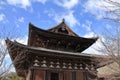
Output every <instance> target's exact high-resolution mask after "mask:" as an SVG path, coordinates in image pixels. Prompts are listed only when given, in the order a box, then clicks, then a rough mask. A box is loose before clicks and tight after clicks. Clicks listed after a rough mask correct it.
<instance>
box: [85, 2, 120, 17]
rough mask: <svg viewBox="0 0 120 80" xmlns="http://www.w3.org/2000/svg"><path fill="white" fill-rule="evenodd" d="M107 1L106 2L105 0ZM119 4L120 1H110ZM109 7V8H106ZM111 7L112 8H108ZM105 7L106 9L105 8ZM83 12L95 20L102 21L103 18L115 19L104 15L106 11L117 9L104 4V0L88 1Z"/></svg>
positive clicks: (106, 3) (110, 15)
mask: <svg viewBox="0 0 120 80" xmlns="http://www.w3.org/2000/svg"><path fill="white" fill-rule="evenodd" d="M106 1H107V0H106ZM112 1H117V2H119V3H120V0H112ZM108 6H109V7H108ZM110 6H112V7H110ZM106 7H107V8H106ZM84 8H85V12H89V13H91V14H93V15H95V16H96V18H97V19H102V18H103V16H104V17H112V18H113V17H116V16H115V15H113V14H106V11H108V9H109V10H114V9H115V8H117V7H113V5H112V4H110V3H108V2H105V0H96V1H95V0H88V1H87V2H86V3H85V4H84Z"/></svg>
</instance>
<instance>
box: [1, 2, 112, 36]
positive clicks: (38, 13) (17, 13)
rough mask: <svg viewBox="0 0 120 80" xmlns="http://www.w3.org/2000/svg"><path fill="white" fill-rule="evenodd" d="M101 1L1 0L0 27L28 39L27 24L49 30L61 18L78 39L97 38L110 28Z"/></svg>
mask: <svg viewBox="0 0 120 80" xmlns="http://www.w3.org/2000/svg"><path fill="white" fill-rule="evenodd" d="M98 3H99V4H101V0H98V1H94V0H0V26H1V27H6V28H7V29H13V28H15V29H16V30H18V31H20V33H21V34H22V36H23V35H24V36H27V35H28V24H29V22H31V23H33V24H34V25H36V26H38V27H40V28H42V29H48V28H51V27H53V26H55V25H57V24H59V23H60V22H61V21H62V19H63V18H65V21H66V23H67V24H68V25H69V27H70V28H71V29H72V30H73V31H74V32H76V33H77V34H78V35H80V36H85V35H88V36H89V35H90V37H91V36H94V35H95V34H96V35H99V34H100V33H101V31H102V30H103V28H111V23H110V21H107V20H103V19H101V16H102V15H104V14H103V12H102V10H101V8H100V7H96V6H97V5H95V4H98Z"/></svg>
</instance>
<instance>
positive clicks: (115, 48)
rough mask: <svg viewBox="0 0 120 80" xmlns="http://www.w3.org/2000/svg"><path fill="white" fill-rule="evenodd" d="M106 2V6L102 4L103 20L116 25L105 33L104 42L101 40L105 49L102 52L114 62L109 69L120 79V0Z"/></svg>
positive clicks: (105, 0) (107, 0) (106, 0)
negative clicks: (103, 10)
mask: <svg viewBox="0 0 120 80" xmlns="http://www.w3.org/2000/svg"><path fill="white" fill-rule="evenodd" d="M104 2H105V3H106V5H105V4H102V7H103V8H104V9H105V13H106V16H105V15H104V16H103V18H104V19H107V20H111V21H113V22H114V23H115V24H116V25H115V26H114V27H113V28H112V30H111V31H109V30H106V31H105V32H104V34H103V36H104V41H102V40H101V43H102V45H103V48H102V49H100V51H101V52H102V53H104V54H105V55H107V57H109V58H110V59H111V60H112V61H113V62H114V65H109V66H108V67H109V68H110V69H111V70H113V71H114V72H115V73H116V74H117V76H119V77H120V0H118V1H117V0H104Z"/></svg>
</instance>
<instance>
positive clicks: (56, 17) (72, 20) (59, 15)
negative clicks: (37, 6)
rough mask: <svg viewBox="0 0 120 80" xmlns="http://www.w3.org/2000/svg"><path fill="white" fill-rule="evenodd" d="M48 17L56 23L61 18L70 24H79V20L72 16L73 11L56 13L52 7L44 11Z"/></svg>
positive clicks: (72, 25)
mask: <svg viewBox="0 0 120 80" xmlns="http://www.w3.org/2000/svg"><path fill="white" fill-rule="evenodd" d="M45 13H47V14H48V16H49V17H51V18H53V19H54V20H55V21H56V22H57V23H59V22H60V21H61V20H62V19H63V18H64V19H65V21H66V22H67V23H68V24H69V25H70V26H71V27H74V26H75V25H80V23H79V21H78V20H77V19H76V18H75V16H74V11H72V10H68V11H66V12H62V13H57V12H55V11H54V10H53V9H52V10H50V11H45Z"/></svg>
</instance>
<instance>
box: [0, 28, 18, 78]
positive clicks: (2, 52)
mask: <svg viewBox="0 0 120 80" xmlns="http://www.w3.org/2000/svg"><path fill="white" fill-rule="evenodd" d="M16 34H17V35H16ZM19 36H20V35H18V31H17V30H16V29H15V28H14V27H13V28H11V29H10V28H9V27H0V80H1V79H3V78H4V77H6V75H7V73H9V71H10V70H11V67H12V63H10V62H8V61H10V60H8V56H9V55H8V49H7V47H6V44H5V39H7V37H9V38H10V39H17V38H18V37H19Z"/></svg>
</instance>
